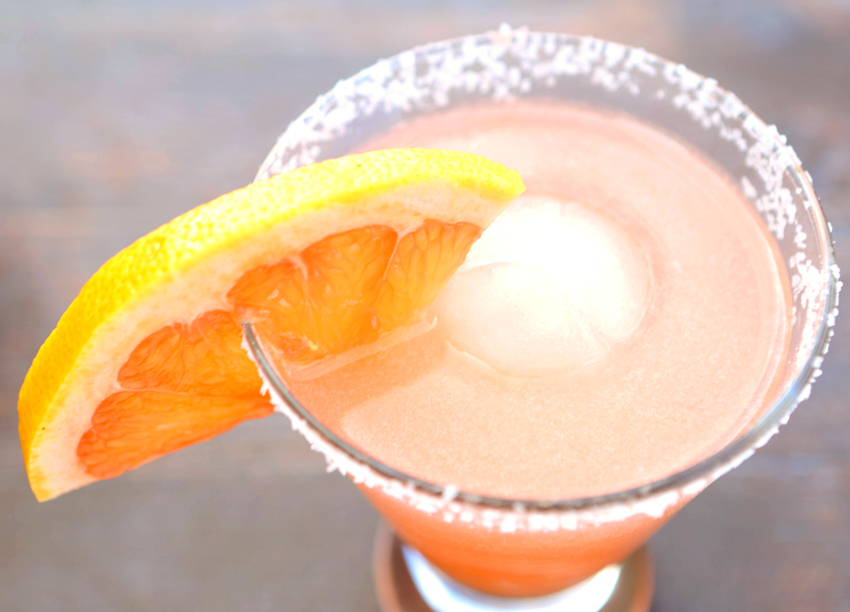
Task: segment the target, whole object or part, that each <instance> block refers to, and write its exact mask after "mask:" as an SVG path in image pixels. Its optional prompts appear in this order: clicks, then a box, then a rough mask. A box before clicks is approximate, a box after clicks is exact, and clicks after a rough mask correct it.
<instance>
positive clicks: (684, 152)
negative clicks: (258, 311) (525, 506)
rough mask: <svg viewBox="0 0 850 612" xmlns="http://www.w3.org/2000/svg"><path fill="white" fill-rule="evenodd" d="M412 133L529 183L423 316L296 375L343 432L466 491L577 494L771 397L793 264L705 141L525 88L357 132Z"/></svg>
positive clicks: (702, 436) (713, 435) (706, 435)
mask: <svg viewBox="0 0 850 612" xmlns="http://www.w3.org/2000/svg"><path fill="white" fill-rule="evenodd" d="M409 146H416V147H432V148H444V149H454V150H460V151H468V152H471V153H477V154H479V155H484V156H486V157H489V158H491V159H494V160H496V161H499V162H501V163H503V164H505V165H507V166H508V167H511V168H514V169H516V170H518V171H519V172H520V173H521V174H522V177H523V179H524V181H525V183H526V185H527V187H528V191H527V192H526V194H525V195H524V196H522V197H521V198H520V199H519V200H518V201H517V202H516V203H515V204H514V205H512V206H511V208H510V209H508V211H507V212H506V213H505V215H504V216H503V217H500V219H499V220H497V222H496V223H494V225H493V226H492V227H491V229H489V230H488V231H487V232H485V234H484V235H483V236H482V238H481V239H480V241H479V243H477V244H476V245H475V246H474V247H473V250H472V251H471V252H470V254H469V257H468V258H467V261H466V263H465V264H464V266H463V267H462V268H461V269H460V270H459V271H458V273H457V274H456V275H455V277H453V279H452V281H451V282H450V284H449V285H448V286H447V288H446V290H445V291H444V292H443V294H442V295H441V297H440V298H439V300H438V301H437V303H436V304H435V305H434V307H433V308H432V310H431V311H430V312H429V314H428V320H430V321H435V322H436V324H435V325H434V326H433V328H430V330H429V331H426V332H425V333H421V334H419V335H417V336H415V337H414V338H412V339H407V340H405V341H402V342H399V343H398V344H396V345H394V346H392V347H391V348H389V349H387V350H384V351H382V352H379V353H376V354H373V355H371V356H368V357H366V358H363V359H360V360H358V361H355V362H354V363H350V364H348V365H345V366H343V367H341V368H338V369H336V370H333V371H331V372H330V373H327V374H325V375H323V376H320V377H319V378H315V379H312V380H290V381H289V382H290V385H291V389H292V391H293V392H294V394H295V395H296V397H298V398H299V399H300V400H301V401H302V403H303V404H304V405H305V406H307V408H308V409H310V410H311V411H312V412H313V413H314V414H315V415H316V416H317V417H318V418H319V419H320V420H322V421H323V422H324V423H325V424H326V425H327V426H329V427H330V428H331V429H333V430H334V431H336V432H337V433H339V434H340V435H342V436H343V437H344V438H346V439H347V440H349V441H350V442H351V443H353V444H354V445H355V446H357V447H359V448H361V449H363V450H364V451H366V452H367V453H369V454H370V455H372V456H374V457H376V458H377V459H379V460H381V461H383V462H385V463H387V464H389V465H391V466H393V467H395V468H397V469H400V470H402V471H405V472H407V473H409V474H412V475H415V476H419V477H421V478H424V479H426V480H429V481H432V482H437V483H442V484H453V485H455V486H457V487H458V488H459V489H461V490H466V491H470V492H476V493H483V494H488V495H494V496H503V497H513V498H536V499H564V498H575V497H583V496H588V495H596V494H604V493H610V492H614V491H618V490H623V489H627V488H631V487H634V486H639V485H641V484H645V483H648V482H651V481H654V480H657V479H659V478H662V477H664V476H667V475H670V474H672V473H675V472H676V471H678V470H681V469H683V468H685V467H688V466H689V465H692V464H694V463H696V462H698V461H699V460H701V459H703V458H705V457H707V456H708V455H710V454H712V453H713V452H715V451H717V450H719V449H720V448H722V447H723V446H724V445H726V444H727V443H728V442H730V441H731V440H732V439H734V438H735V437H736V436H737V435H739V434H740V433H741V432H742V431H743V430H744V429H745V428H746V426H747V425H748V424H750V423H751V422H752V421H753V419H754V418H756V417H757V416H758V415H759V413H760V411H761V410H762V408H763V407H764V406H765V404H766V403H767V402H768V401H769V400H770V399H771V398H772V394H773V393H774V389H773V388H772V384H773V381H774V378H775V376H776V373H777V369H778V365H779V364H780V363H781V361H782V359H783V358H784V355H785V345H786V330H787V326H788V309H789V308H788V305H787V304H788V290H787V284H788V283H787V279H786V278H785V276H784V271H782V270H781V267H780V265H779V264H778V259H777V258H778V255H777V252H776V250H775V248H774V247H773V246H772V242H771V241H770V239H769V237H768V235H767V233H766V231H765V230H764V228H763V226H762V225H761V223H760V222H759V221H758V220H757V218H756V216H755V215H754V213H753V212H752V211H751V210H750V207H749V205H748V204H747V202H746V201H745V200H744V199H743V196H742V195H741V194H740V193H739V192H738V191H737V189H735V187H734V186H733V185H731V184H730V183H729V181H728V180H727V179H726V178H724V177H723V176H722V175H721V174H719V173H718V172H716V171H715V170H714V169H713V168H711V167H710V166H709V165H708V164H707V163H705V162H704V161H703V160H702V159H701V157H699V156H698V155H696V154H695V153H693V152H691V151H689V150H688V149H687V148H685V147H684V146H683V145H681V144H680V143H678V142H677V141H676V140H674V139H672V138H670V137H668V136H666V135H665V134H663V133H660V132H659V131H657V130H654V129H653V128H650V127H648V126H646V125H643V124H641V123H639V122H636V121H634V120H632V119H629V118H627V117H625V116H622V115H614V114H608V113H605V112H602V111H597V110H591V109H586V108H581V107H574V106H566V105H555V104H551V105H549V104H533V103H511V104H503V105H491V106H487V107H472V108H467V109H460V110H457V111H451V112H448V113H445V114H442V115H431V116H429V117H428V118H427V119H423V120H420V121H415V122H411V123H409V124H406V125H402V126H400V127H398V128H396V129H395V130H394V131H393V132H391V133H389V134H387V135H386V136H384V137H382V138H380V139H378V140H376V141H374V142H372V143H370V144H369V145H368V147H367V149H380V148H391V147H409ZM426 328H427V326H426Z"/></svg>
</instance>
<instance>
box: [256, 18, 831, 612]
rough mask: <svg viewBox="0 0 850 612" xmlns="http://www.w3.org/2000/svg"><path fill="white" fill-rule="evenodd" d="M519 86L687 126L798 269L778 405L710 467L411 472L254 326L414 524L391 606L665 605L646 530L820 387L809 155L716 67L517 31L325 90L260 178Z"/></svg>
mask: <svg viewBox="0 0 850 612" xmlns="http://www.w3.org/2000/svg"><path fill="white" fill-rule="evenodd" d="M518 99H527V100H547V101H552V100H555V101H565V102H571V103H580V104H585V105H594V106H597V107H601V108H607V109H616V110H618V111H620V112H626V113H628V114H630V115H632V116H633V117H636V118H637V119H639V120H642V121H644V122H646V123H649V124H651V125H655V126H658V127H659V128H661V129H662V130H664V131H667V132H670V133H674V134H676V135H677V136H678V137H679V138H680V139H681V140H683V141H685V142H686V143H688V144H689V145H690V146H691V147H693V148H694V149H696V150H698V151H700V152H701V153H702V154H703V155H704V156H705V157H706V158H708V159H709V160H710V161H711V162H713V163H714V164H715V165H716V167H718V168H720V169H722V171H724V172H725V173H726V174H727V175H728V176H729V177H730V178H731V179H732V180H733V181H734V182H735V183H736V184H737V185H739V186H740V188H741V191H742V192H743V194H744V195H745V196H746V198H747V199H748V201H749V202H750V203H751V205H752V206H753V209H754V210H755V211H756V212H757V213H758V214H759V216H760V217H761V218H762V219H763V220H764V222H765V225H766V226H767V228H768V230H769V231H770V233H771V234H772V236H773V238H774V240H775V242H776V244H777V247H778V249H779V251H780V253H781V255H782V261H783V262H784V263H785V265H786V268H787V272H788V276H789V278H790V280H791V288H792V289H791V292H792V298H793V309H792V321H791V330H790V349H789V352H788V358H787V360H786V362H785V363H784V364H783V365H782V366H781V368H780V372H779V375H778V384H777V386H776V391H775V393H774V395H773V397H772V403H771V404H770V405H769V406H768V407H767V409H766V410H764V411H763V413H762V414H761V415H760V417H759V418H758V419H757V420H755V421H754V422H753V423H752V424H751V425H750V426H749V428H748V429H747V430H746V431H745V432H744V433H743V434H741V435H740V436H739V437H738V438H737V439H735V440H734V441H733V442H731V443H730V444H729V445H728V446H726V447H725V448H723V449H722V450H720V451H719V452H717V453H716V454H714V455H712V456H710V457H708V458H706V459H704V460H703V461H700V462H699V463H697V464H696V465H692V466H690V467H688V468H687V469H684V470H682V471H680V472H678V473H676V474H673V475H671V476H668V477H666V478H663V479H661V480H658V481H655V482H651V483H648V484H646V485H643V486H640V487H637V488H633V489H629V490H626V491H618V492H615V493H611V494H607V495H601V496H595V497H588V498H582V499H562V500H537V499H503V498H496V497H487V496H482V495H477V494H473V493H469V492H466V491H459V490H457V489H456V488H454V487H451V486H443V485H440V484H437V483H432V482H426V481H424V480H422V479H419V478H415V477H413V476H410V475H408V474H404V473H402V472H400V471H398V470H396V469H394V468H393V467H392V466H389V465H386V464H384V463H382V462H380V461H378V460H377V459H375V458H374V457H370V456H369V455H368V454H367V453H365V452H363V451H362V450H361V449H358V448H355V447H353V446H351V445H350V444H348V443H347V442H346V441H344V440H342V439H341V438H340V437H339V436H337V435H336V434H335V433H334V432H332V431H330V430H328V429H327V428H326V427H325V426H324V425H323V424H322V423H321V422H319V421H318V420H317V419H316V418H315V417H314V416H313V415H311V413H310V411H309V406H306V407H305V406H303V405H301V404H300V403H299V401H298V399H297V398H296V397H294V396H293V395H292V394H291V393H290V392H289V390H288V389H287V387H286V384H285V383H284V382H283V379H282V377H281V376H280V375H279V373H278V371H277V369H276V365H275V363H274V359H273V358H272V357H270V354H269V353H268V352H267V351H266V350H265V348H264V346H263V341H262V338H258V337H257V336H256V335H255V334H254V331H253V329H252V328H251V326H250V324H247V323H246V324H245V326H244V327H245V337H246V343H247V346H248V348H249V352H250V354H251V355H252V356H253V358H254V360H255V361H256V363H257V365H258V366H259V369H260V371H261V375H262V377H263V380H264V382H265V387H266V389H268V390H269V391H270V393H271V397H272V400H273V402H274V403H275V405H276V406H277V408H278V409H279V410H280V411H281V412H283V413H284V414H286V415H287V416H288V417H289V418H290V419H291V421H292V423H293V426H294V427H295V428H296V429H297V430H298V431H300V432H301V433H302V434H303V435H304V436H305V437H306V438H307V440H308V441H309V442H310V444H311V445H312V446H313V448H314V449H315V450H317V451H319V452H321V453H323V454H324V456H325V457H326V459H327V461H328V465H329V469H331V470H334V469H335V470H338V471H340V472H341V473H343V474H345V475H347V476H348V477H349V478H351V479H352V480H353V481H354V482H355V483H356V484H357V486H358V487H359V488H360V489H361V491H362V492H363V494H364V495H365V496H366V497H367V498H368V499H369V500H370V501H371V502H372V503H373V504H374V505H375V507H376V508H377V509H378V510H379V511H380V512H381V514H382V515H383V517H384V518H385V519H386V521H387V522H388V523H389V524H390V525H391V526H392V529H393V530H394V532H395V534H397V535H398V539H397V540H394V539H393V536H391V535H390V534H389V532H387V531H380V532H379V534H378V539H377V545H376V546H377V547H376V559H377V562H376V565H375V567H376V580H377V583H378V593H379V598H380V600H381V603H382V606H383V607H384V609H385V610H386V611H387V612H390V611H391V610H436V611H438V612H452V611H459V610H460V611H467V610H468V611H472V610H477V611H483V610H573V611H575V612H598V611H600V610H605V611H607V612H613V611H615V610H631V611H634V612H638V611H641V610H646V609H648V607H649V603H650V600H651V593H652V572H651V566H650V563H649V561H648V556H647V555H646V553H645V552H643V551H642V549H641V547H642V546H643V544H644V543H645V542H646V541H647V540H648V538H649V537H650V536H651V535H652V534H653V533H654V532H655V531H656V530H657V529H658V528H659V527H661V526H662V525H663V524H664V522H666V521H667V520H668V519H669V518H670V517H671V516H672V515H673V514H675V512H677V511H678V510H679V509H681V508H682V506H684V505H685V504H686V503H687V502H688V501H690V500H691V499H693V497H694V496H696V495H697V494H698V493H699V492H700V491H702V490H703V489H704V488H705V487H706V486H708V485H709V484H710V483H711V482H713V481H714V480H715V479H717V478H718V477H720V476H721V475H723V474H724V473H726V472H727V471H729V470H730V469H732V468H734V467H735V466H737V465H739V464H740V463H741V462H742V461H744V460H745V459H747V458H748V457H749V456H750V455H752V454H753V452H754V451H755V450H756V449H757V448H759V447H760V446H762V445H763V444H765V443H766V442H767V440H768V439H769V438H770V437H771V436H772V435H774V434H775V433H776V431H777V430H778V428H779V426H780V425H781V424H783V423H784V422H786V421H787V419H788V417H789V416H790V414H791V412H792V411H793V410H794V408H795V407H796V406H797V404H798V403H799V402H800V401H802V400H803V399H805V398H806V397H808V395H809V391H810V388H811V384H812V382H813V381H814V379H815V378H816V377H817V376H818V375H819V374H820V369H819V368H820V365H821V363H822V360H823V356H824V354H825V353H826V350H827V347H828V343H829V339H830V337H831V336H832V326H833V324H834V321H835V315H836V313H837V302H838V291H839V289H840V281H839V280H838V278H839V274H838V268H837V266H836V264H835V259H834V255H833V252H832V242H831V237H830V234H829V226H828V224H827V222H826V220H825V219H824V216H823V212H822V210H821V208H820V206H819V204H818V201H817V197H816V195H815V193H814V190H813V188H812V185H811V181H810V178H809V176H808V175H807V174H806V173H805V172H804V171H803V169H802V168H801V167H800V161H799V159H798V158H797V156H796V155H795V153H794V151H793V150H792V149H791V148H790V147H789V146H787V145H786V143H785V139H784V137H782V136H781V135H780V134H778V132H777V131H776V129H775V128H774V127H772V126H767V125H766V124H765V123H764V122H763V121H761V120H760V119H759V118H758V117H757V116H756V115H754V114H753V113H752V112H751V111H750V110H749V109H748V108H747V107H746V106H745V105H744V104H742V103H741V101H740V100H739V99H738V98H737V97H736V96H735V95H734V94H732V93H730V92H727V91H725V90H723V89H721V88H719V87H718V86H717V84H716V82H715V81H714V80H712V79H708V78H705V77H702V76H700V75H698V74H695V73H693V72H691V71H689V70H688V69H687V68H685V67H684V66H682V65H680V64H675V63H672V62H669V61H666V60H663V59H661V58H658V57H656V56H654V55H652V54H650V53H647V52H646V51H644V50H642V49H637V48H631V47H627V46H624V45H620V44H615V43H611V42H605V41H601V40H597V39H593V38H580V37H573V36H568V35H563V34H551V33H534V32H528V31H525V30H511V29H510V28H507V27H503V28H501V29H500V30H499V31H498V32H492V33H487V34H483V35H479V36H471V37H466V38H461V39H455V40H449V41H445V42H440V43H434V44H430V45H427V46H424V47H420V48H416V49H413V50H410V51H406V52H404V53H401V54H399V55H397V56H395V57H392V58H389V59H387V60H382V61H380V62H378V63H377V64H375V65H373V66H371V67H369V68H367V69H365V70H363V71H362V72H360V73H358V74H356V75H354V76H353V77H351V78H349V79H346V80H344V81H340V82H339V83H338V84H337V85H336V86H335V87H334V88H333V89H332V90H331V91H330V92H329V93H327V94H326V95H324V96H321V97H320V98H319V99H318V100H317V101H316V102H315V103H314V104H313V105H312V106H311V107H310V108H309V109H307V111H305V112H304V113H303V114H302V115H301V116H300V117H299V118H298V119H296V120H295V121H294V122H293V123H292V124H290V126H289V127H288V128H287V130H286V132H285V133H284V134H283V135H282V136H281V138H280V139H279V141H278V142H277V145H276V146H275V148H274V149H273V150H272V152H271V153H270V155H269V156H268V157H267V159H266V160H265V162H264V164H263V165H262V167H261V169H260V172H259V174H258V176H257V178H258V179H262V178H266V177H268V176H271V175H274V174H277V173H280V172H285V171H287V170H290V169H293V168H297V167H300V166H303V165H305V164H310V163H314V162H318V161H321V160H324V159H330V158H334V157H339V156H341V155H345V154H348V153H351V152H354V151H357V150H358V149H359V148H361V147H362V146H363V145H364V144H365V143H366V142H368V141H370V140H372V139H373V138H375V137H376V136H378V135H381V134H383V133H385V132H387V131H388V130H389V129H391V128H392V127H393V126H394V125H397V124H398V123H399V122H401V121H405V120H410V119H416V118H418V117H422V116H425V115H428V114H430V113H439V112H442V111H445V110H449V109H453V108H457V107H461V106H463V105H468V104H482V103H488V104H510V103H511V102H512V101H514V100H518ZM414 584H415V588H414V587H413V586H412V585H414Z"/></svg>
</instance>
